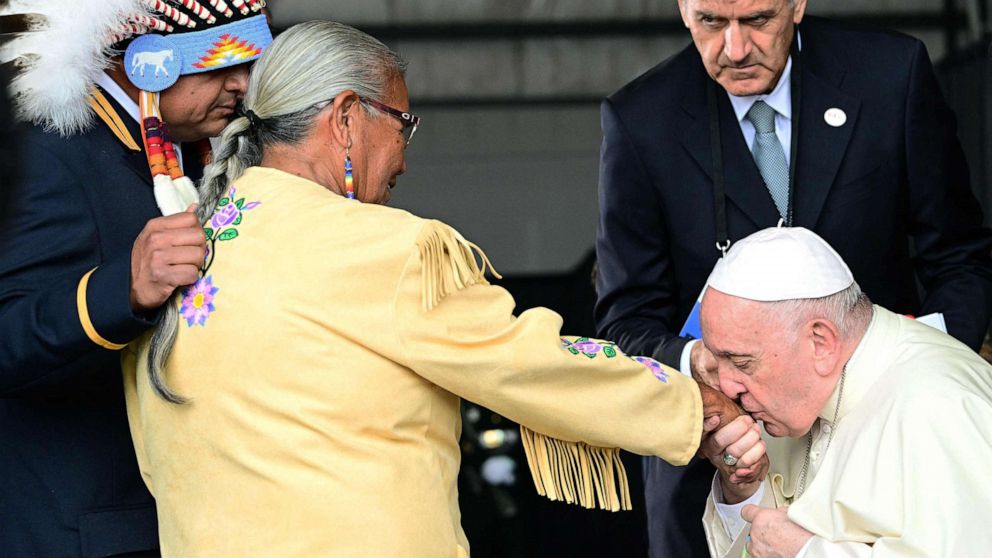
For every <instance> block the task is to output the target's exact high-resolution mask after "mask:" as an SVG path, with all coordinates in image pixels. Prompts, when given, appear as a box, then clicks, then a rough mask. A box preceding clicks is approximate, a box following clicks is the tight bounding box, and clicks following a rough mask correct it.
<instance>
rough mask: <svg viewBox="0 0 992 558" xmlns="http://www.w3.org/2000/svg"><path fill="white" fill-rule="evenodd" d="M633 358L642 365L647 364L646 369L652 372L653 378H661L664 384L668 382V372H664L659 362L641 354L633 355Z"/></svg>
mask: <svg viewBox="0 0 992 558" xmlns="http://www.w3.org/2000/svg"><path fill="white" fill-rule="evenodd" d="M634 360H636V361H637V362H640V363H641V364H643V365H644V366H647V367H648V370H650V371H651V373H652V374H654V377H655V378H658V379H659V380H661V381H662V382H664V383H666V384H667V383H668V374H667V373H666V372H665V367H663V366H662V365H661V363H660V362H658V361H657V360H655V359H653V358H648V357H642V356H639V357H634Z"/></svg>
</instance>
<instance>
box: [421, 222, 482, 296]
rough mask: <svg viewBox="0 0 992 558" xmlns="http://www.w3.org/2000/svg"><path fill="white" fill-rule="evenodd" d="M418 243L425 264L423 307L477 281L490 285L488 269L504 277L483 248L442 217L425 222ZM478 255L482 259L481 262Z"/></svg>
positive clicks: (477, 282)
mask: <svg viewBox="0 0 992 558" xmlns="http://www.w3.org/2000/svg"><path fill="white" fill-rule="evenodd" d="M417 246H418V247H420V263H421V265H422V266H423V271H422V285H423V287H422V296H423V301H424V310H427V311H430V310H433V309H434V307H435V306H437V305H438V304H439V303H440V302H441V299H443V298H444V297H446V296H448V295H449V294H451V293H453V292H455V291H460V290H462V289H464V288H466V287H471V286H472V285H476V284H481V285H488V284H489V281H487V280H486V270H487V269H488V270H489V271H490V272H491V273H492V274H493V276H495V277H496V278H497V279H499V278H501V276H500V274H499V273H496V270H495V269H493V264H492V263H490V262H489V258H487V257H486V254H485V252H483V251H482V249H481V248H479V247H478V246H476V245H475V244H473V243H471V242H469V241H467V240H465V238H464V237H462V235H460V234H458V231H456V230H455V229H453V228H451V227H449V226H447V225H445V224H444V223H441V222H440V221H430V222H428V224H427V225H425V226H424V229H423V230H422V231H421V232H420V238H418V239H417ZM476 255H478V257H479V259H480V260H482V265H481V266H480V265H479V262H478V261H477V260H476Z"/></svg>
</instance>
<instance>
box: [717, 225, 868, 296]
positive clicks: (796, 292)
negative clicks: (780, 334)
mask: <svg viewBox="0 0 992 558" xmlns="http://www.w3.org/2000/svg"><path fill="white" fill-rule="evenodd" d="M853 283H854V276H853V275H851V270H850V269H848V268H847V264H845V263H844V260H843V259H842V258H841V257H840V256H839V255H838V254H837V252H835V251H834V249H833V248H831V247H830V245H829V244H827V243H826V241H825V240H823V239H822V238H820V237H819V236H817V235H816V234H815V233H813V232H812V231H809V230H807V229H804V228H801V227H779V228H771V229H764V230H761V231H758V232H756V233H754V234H752V235H751V236H748V237H747V238H744V239H743V240H740V241H738V242H736V243H734V245H733V246H731V247H730V250H729V251H728V252H727V256H726V257H724V258H723V259H721V260H720V261H719V262H717V264H716V267H714V268H713V272H712V273H711V274H710V278H709V280H708V281H707V282H706V284H707V286H708V287H711V288H714V289H716V290H718V291H720V292H722V293H724V294H728V295H731V296H736V297H738V298H746V299H749V300H757V301H761V302H775V301H780V300H794V299H800V298H821V297H825V296H830V295H832V294H835V293H838V292H840V291H842V290H844V289H846V288H848V287H850V286H851V285H852V284H853Z"/></svg>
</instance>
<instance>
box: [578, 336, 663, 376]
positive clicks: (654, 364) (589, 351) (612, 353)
mask: <svg viewBox="0 0 992 558" xmlns="http://www.w3.org/2000/svg"><path fill="white" fill-rule="evenodd" d="M560 339H561V347H562V348H563V349H565V350H566V351H568V352H570V353H572V354H573V355H584V356H586V357H587V358H596V357H597V356H598V355H600V354H603V355H604V356H606V358H614V357H616V356H618V355H623V356H625V357H627V358H629V359H631V360H633V361H636V362H639V363H641V364H643V365H644V366H645V367H647V369H648V370H650V371H651V373H652V374H653V375H654V377H655V378H658V379H659V380H661V381H662V382H664V383H666V384H667V383H668V373H667V372H665V367H664V366H662V365H661V363H660V362H658V361H657V360H655V359H653V358H648V357H641V356H639V357H632V356H630V355H626V354H624V353H623V352H622V351H621V350H620V349H619V348H618V347H617V344H616V343H611V342H609V341H600V340H597V339H590V338H588V337H579V338H577V339H575V340H574V341H569V340H568V339H565V338H564V337H562V338H560Z"/></svg>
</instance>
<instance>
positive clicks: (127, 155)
mask: <svg viewBox="0 0 992 558" xmlns="http://www.w3.org/2000/svg"><path fill="white" fill-rule="evenodd" d="M103 95H104V97H106V98H107V100H108V101H109V102H110V105H111V107H112V108H113V109H114V111H115V112H116V113H117V115H118V116H120V119H121V122H123V123H124V126H126V127H127V131H128V133H130V134H131V137H132V138H134V140H135V142H137V144H138V145H143V144H142V140H141V126H139V125H138V123H137V122H135V121H134V119H133V118H131V116H130V115H129V114H128V113H127V111H126V110H124V107H122V106H121V105H120V103H118V102H117V99H114V97H113V96H112V95H110V94H109V93H107V92H104V93H103ZM106 125H107V124H105V123H104V122H102V121H101V122H99V123H97V126H106ZM118 144H119V145H120V148H121V163H122V164H123V165H124V166H125V167H126V168H128V169H129V170H130V171H131V172H134V173H135V174H137V175H138V177H139V178H141V180H143V181H144V182H146V183H147V184H148V185H149V186H151V185H152V176H151V171H150V170H149V169H148V158H147V157H145V152H144V151H131V150H130V149H128V148H127V147H126V146H125V145H124V144H122V143H120V142H118Z"/></svg>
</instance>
